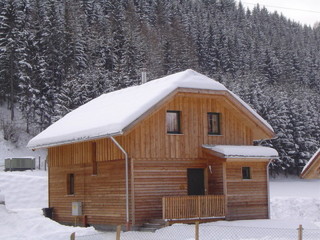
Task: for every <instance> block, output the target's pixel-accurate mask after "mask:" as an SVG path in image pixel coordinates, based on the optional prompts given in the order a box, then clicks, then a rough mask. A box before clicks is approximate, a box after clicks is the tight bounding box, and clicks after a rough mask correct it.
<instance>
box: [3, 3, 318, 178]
mask: <svg viewBox="0 0 320 240" xmlns="http://www.w3.org/2000/svg"><path fill="white" fill-rule="evenodd" d="M188 68H191V69H194V70H196V71H198V72H200V73H202V74H205V75H207V76H209V77H211V78H214V79H216V80H217V81H219V82H221V83H223V84H224V85H225V86H226V87H227V88H229V89H230V90H231V91H233V92H234V93H236V94H238V95H239V96H240V97H241V98H242V99H243V100H244V101H245V102H247V103H248V104H250V105H251V106H252V107H253V108H254V109H255V110H256V111H257V112H258V113H259V114H260V115H261V116H262V117H263V118H264V119H266V120H267V121H268V122H269V123H270V124H271V125H272V127H273V128H274V130H275V132H276V137H275V138H274V139H271V140H268V141H261V142H257V143H256V144H262V145H266V146H272V147H274V148H275V149H277V150H278V152H279V155H280V158H279V159H278V160H276V161H274V162H273V163H272V164H271V170H272V173H273V174H275V175H276V174H279V173H284V174H299V173H300V171H301V169H302V168H303V166H304V165H305V164H306V162H307V161H308V160H309V159H310V157H311V156H312V155H313V153H315V152H316V150H317V149H318V148H319V147H320V94H319V93H320V24H318V25H317V24H316V25H315V26H306V25H305V26H303V25H301V24H299V23H297V22H294V21H292V20H289V19H287V18H286V17H284V16H283V15H281V14H278V13H271V12H269V11H268V10H267V9H266V8H264V7H260V6H259V5H257V6H256V7H255V8H254V9H253V10H248V9H246V8H244V7H243V5H242V4H241V3H238V2H235V1H234V0H174V1H173V0H0V104H1V105H5V106H6V107H7V108H8V109H10V113H11V114H10V117H9V120H8V121H9V122H10V121H13V120H14V119H15V117H16V116H15V115H16V111H20V112H21V114H22V116H23V119H24V122H25V126H24V130H25V131H26V132H30V133H31V134H36V133H38V132H40V131H41V130H43V129H44V128H46V127H47V126H49V125H50V124H52V123H53V122H54V121H56V120H58V119H59V118H61V117H62V116H64V115H65V114H66V113H68V112H70V111H71V110H73V109H75V108H77V107H78V106H80V105H82V104H84V103H86V102H87V101H89V100H91V99H93V98H95V97H97V96H99V95H101V94H102V93H106V92H110V91H113V90H117V89H120V88H124V87H127V86H131V85H137V84H140V81H141V69H146V71H147V78H148V80H151V79H155V78H158V77H162V76H165V75H168V74H171V73H175V72H178V71H182V70H185V69H188ZM0 118H1V116H0ZM0 120H1V119H0ZM2 122H3V124H2V126H4V125H6V124H8V123H4V120H3V121H2Z"/></svg>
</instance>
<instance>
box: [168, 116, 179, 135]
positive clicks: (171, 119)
mask: <svg viewBox="0 0 320 240" xmlns="http://www.w3.org/2000/svg"><path fill="white" fill-rule="evenodd" d="M180 113H181V112H180V111H167V115H166V122H167V133H181V126H180Z"/></svg>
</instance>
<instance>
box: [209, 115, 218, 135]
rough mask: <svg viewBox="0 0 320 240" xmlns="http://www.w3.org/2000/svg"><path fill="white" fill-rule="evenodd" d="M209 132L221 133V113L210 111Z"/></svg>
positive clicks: (210, 133) (211, 133) (213, 133)
mask: <svg viewBox="0 0 320 240" xmlns="http://www.w3.org/2000/svg"><path fill="white" fill-rule="evenodd" d="M208 134H209V135H220V134H221V133H220V113H212V112H209V113H208Z"/></svg>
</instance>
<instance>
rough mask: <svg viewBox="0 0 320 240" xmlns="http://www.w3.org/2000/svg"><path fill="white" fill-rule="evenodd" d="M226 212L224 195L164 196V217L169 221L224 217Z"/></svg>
mask: <svg viewBox="0 0 320 240" xmlns="http://www.w3.org/2000/svg"><path fill="white" fill-rule="evenodd" d="M225 212H226V210H225V196H224V195H201V196H200V195H199V196H172V197H171V196H170V197H163V198H162V218H163V219H165V220H167V221H188V220H194V219H199V220H210V219H224V218H225Z"/></svg>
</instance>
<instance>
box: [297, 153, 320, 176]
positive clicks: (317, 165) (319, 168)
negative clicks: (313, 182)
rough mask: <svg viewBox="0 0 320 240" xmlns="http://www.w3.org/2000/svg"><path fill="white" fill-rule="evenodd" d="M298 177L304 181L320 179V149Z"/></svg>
mask: <svg viewBox="0 0 320 240" xmlns="http://www.w3.org/2000/svg"><path fill="white" fill-rule="evenodd" d="M300 176H301V177H302V178H306V179H319V178H320V148H319V149H318V151H317V152H316V153H315V154H314V155H313V156H312V157H311V159H310V160H309V162H308V163H307V164H306V166H305V167H304V168H303V170H302V172H301V175H300Z"/></svg>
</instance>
